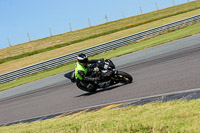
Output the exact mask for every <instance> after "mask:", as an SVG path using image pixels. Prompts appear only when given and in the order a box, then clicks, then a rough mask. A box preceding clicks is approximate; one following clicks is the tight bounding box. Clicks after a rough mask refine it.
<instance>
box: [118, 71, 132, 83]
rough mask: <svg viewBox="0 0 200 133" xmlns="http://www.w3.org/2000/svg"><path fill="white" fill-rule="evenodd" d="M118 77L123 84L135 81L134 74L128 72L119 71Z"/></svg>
mask: <svg viewBox="0 0 200 133" xmlns="http://www.w3.org/2000/svg"><path fill="white" fill-rule="evenodd" d="M117 77H118V80H119V82H120V83H123V84H129V83H131V82H132V81H133V78H132V76H131V75H130V74H128V73H126V72H122V71H118V74H117Z"/></svg>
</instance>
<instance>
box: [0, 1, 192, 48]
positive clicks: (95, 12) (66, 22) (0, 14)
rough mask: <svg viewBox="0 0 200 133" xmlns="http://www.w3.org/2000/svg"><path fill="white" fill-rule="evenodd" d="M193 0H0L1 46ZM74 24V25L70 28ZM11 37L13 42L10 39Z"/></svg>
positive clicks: (4, 46)
mask: <svg viewBox="0 0 200 133" xmlns="http://www.w3.org/2000/svg"><path fill="white" fill-rule="evenodd" d="M173 1H174V4H175V5H178V4H183V3H186V2H188V1H193V0H0V49H2V48H6V47H9V42H10V45H12V46H13V45H16V44H20V43H24V42H28V41H29V38H28V34H29V37H30V39H31V40H37V39H41V38H45V37H49V36H50V30H51V33H52V35H57V34H61V33H65V32H70V30H71V28H72V30H73V31H74V30H77V29H82V28H86V27H89V21H90V24H91V25H92V26H93V25H98V24H102V23H105V22H106V19H105V15H106V16H107V17H108V21H114V20H118V19H122V18H123V17H130V16H135V15H139V14H140V13H141V11H140V7H141V9H142V12H143V13H147V12H151V11H155V10H156V4H155V3H157V7H158V8H159V9H163V8H167V7H170V6H173ZM70 25H71V28H70ZM8 40H9V42H8Z"/></svg>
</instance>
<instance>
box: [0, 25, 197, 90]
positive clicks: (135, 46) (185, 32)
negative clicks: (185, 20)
mask: <svg viewBox="0 0 200 133" xmlns="http://www.w3.org/2000/svg"><path fill="white" fill-rule="evenodd" d="M199 27H200V23H197V24H194V25H191V26H188V27H185V28H183V29H179V30H176V31H173V32H170V33H166V34H163V35H160V36H157V37H154V38H151V39H148V40H144V41H142V42H139V43H132V44H129V45H127V46H124V47H122V48H118V49H114V50H111V51H108V52H105V53H101V54H99V55H95V56H93V57H90V59H91V58H105V59H111V58H113V57H117V56H120V55H124V54H127V53H131V52H134V51H138V50H142V49H146V48H149V47H153V46H156V45H159V44H163V43H166V42H170V41H173V40H177V39H180V38H183V37H187V36H191V35H194V34H197V33H200V30H199ZM74 66H75V63H70V64H68V65H63V66H60V67H59V68H57V69H53V70H48V71H45V72H41V73H37V74H33V75H30V76H28V77H24V78H21V79H17V80H15V81H11V82H8V83H5V84H1V85H0V91H3V90H6V89H9V88H12V87H15V86H19V85H22V84H25V83H29V82H32V81H35V80H39V79H42V78H45V77H49V76H52V75H55V74H59V73H62V72H67V71H69V70H72V69H74Z"/></svg>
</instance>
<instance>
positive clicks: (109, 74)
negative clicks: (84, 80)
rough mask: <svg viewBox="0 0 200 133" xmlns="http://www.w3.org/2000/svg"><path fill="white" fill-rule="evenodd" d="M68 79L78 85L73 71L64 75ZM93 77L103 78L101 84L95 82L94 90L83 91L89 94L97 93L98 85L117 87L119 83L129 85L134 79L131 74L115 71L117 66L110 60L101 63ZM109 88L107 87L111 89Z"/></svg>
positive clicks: (95, 69) (93, 72)
mask: <svg viewBox="0 0 200 133" xmlns="http://www.w3.org/2000/svg"><path fill="white" fill-rule="evenodd" d="M64 76H65V77H66V78H68V79H70V80H71V82H73V83H76V79H75V71H71V72H69V73H67V74H65V75H64ZM91 77H103V78H102V79H101V80H100V81H99V82H94V84H95V88H94V89H93V90H85V89H84V90H83V91H87V92H95V91H96V90H97V89H98V88H101V87H100V86H98V84H100V83H103V82H108V81H109V82H110V83H109V86H113V85H116V84H118V83H122V84H129V83H131V82H132V80H133V78H132V76H131V75H130V74H128V73H126V72H123V71H118V70H116V69H115V65H114V64H113V62H112V61H111V60H110V59H107V60H105V61H104V62H100V63H98V64H97V66H96V67H94V68H93V71H92V74H91ZM109 86H107V87H109Z"/></svg>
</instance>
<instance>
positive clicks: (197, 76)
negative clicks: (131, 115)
mask: <svg viewBox="0 0 200 133" xmlns="http://www.w3.org/2000/svg"><path fill="white" fill-rule="evenodd" d="M117 69H119V70H121V71H125V72H128V73H129V74H131V75H132V76H133V83H131V84H128V85H125V86H121V85H118V86H114V87H110V88H107V89H104V90H99V91H97V93H95V94H90V93H86V92H84V91H81V90H79V89H78V88H77V87H76V86H75V84H73V83H71V82H69V80H66V81H62V82H58V83H55V84H54V85H51V86H46V87H42V88H39V89H37V90H34V91H30V92H26V93H22V94H19V95H16V96H12V97H9V98H6V99H1V100H0V124H5V123H9V122H13V121H18V120H25V119H29V118H34V117H38V116H44V115H47V114H54V113H58V112H66V111H70V110H76V109H78V108H84V107H89V106H94V105H99V104H106V103H111V102H116V101H122V100H128V99H134V98H140V97H146V96H152V95H159V94H163V93H170V92H177V91H183V90H190V89H194V88H200V43H199V44H197V45H193V46H190V47H186V48H183V49H179V50H176V51H173V52H169V53H165V54H162V55H159V56H154V57H151V58H148V59H143V60H139V61H134V62H131V61H130V63H127V64H125V65H121V66H118V67H117Z"/></svg>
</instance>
